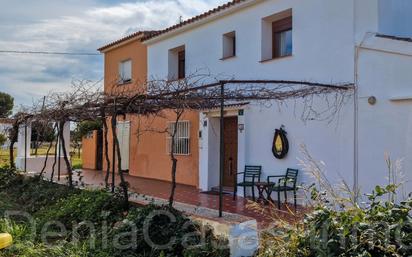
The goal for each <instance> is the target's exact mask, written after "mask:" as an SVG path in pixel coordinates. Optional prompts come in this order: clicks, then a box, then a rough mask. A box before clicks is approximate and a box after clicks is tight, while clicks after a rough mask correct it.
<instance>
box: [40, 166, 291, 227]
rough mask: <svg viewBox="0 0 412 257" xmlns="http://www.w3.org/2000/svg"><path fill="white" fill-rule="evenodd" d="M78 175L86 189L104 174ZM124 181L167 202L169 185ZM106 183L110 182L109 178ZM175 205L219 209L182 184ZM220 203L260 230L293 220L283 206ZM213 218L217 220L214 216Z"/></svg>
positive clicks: (211, 198) (227, 198)
mask: <svg viewBox="0 0 412 257" xmlns="http://www.w3.org/2000/svg"><path fill="white" fill-rule="evenodd" d="M81 176H82V182H83V183H84V184H85V185H87V186H98V187H104V177H105V174H104V172H101V171H94V170H83V171H82V173H81ZM46 177H47V175H46ZM74 179H75V180H77V179H78V178H77V177H76V176H74ZM115 179H116V180H115V181H116V182H115V183H116V184H118V183H119V182H120V178H119V177H117V176H116V177H115ZM125 179H126V180H127V181H128V183H129V185H130V187H129V188H130V191H131V192H133V193H137V194H140V195H144V196H146V197H147V198H151V197H153V198H158V199H164V200H165V201H167V200H168V199H169V195H170V188H171V183H169V182H165V181H159V180H153V179H145V178H140V177H134V176H130V175H127V174H125ZM61 181H63V182H64V181H66V179H65V176H62V178H61ZM109 181H111V177H110V179H109ZM175 202H177V203H182V204H185V205H191V206H193V207H194V208H197V207H199V208H200V207H202V208H208V209H212V210H218V209H219V195H213V194H205V193H201V192H200V191H199V190H198V189H196V188H195V187H193V186H188V185H182V184H178V185H177V187H176V193H175ZM223 202H224V204H223V211H224V212H226V213H231V214H236V215H240V216H244V217H246V218H249V219H256V220H257V222H258V224H259V227H261V228H263V227H267V226H269V223H271V222H272V221H274V217H276V218H282V219H286V220H293V219H295V218H296V217H294V215H292V214H290V213H289V211H287V208H286V207H285V206H282V210H281V211H278V210H277V209H276V207H275V206H276V204H274V205H259V206H260V207H261V208H260V207H259V208H258V209H259V210H256V209H255V208H251V206H250V204H251V203H252V201H250V200H248V199H245V198H243V197H237V199H236V200H233V195H231V194H225V195H224V196H223ZM298 212H299V209H298ZM214 218H218V217H217V215H216V217H214Z"/></svg>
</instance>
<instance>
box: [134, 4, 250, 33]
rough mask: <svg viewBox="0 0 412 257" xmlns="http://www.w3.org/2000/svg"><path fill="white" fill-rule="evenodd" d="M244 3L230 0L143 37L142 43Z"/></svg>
mask: <svg viewBox="0 0 412 257" xmlns="http://www.w3.org/2000/svg"><path fill="white" fill-rule="evenodd" d="M246 1H247V0H232V1H230V2H228V3H226V4H223V5H220V6H218V7H216V8H214V9H212V10H209V11H207V12H204V13H202V14H199V15H197V16H195V17H192V18H190V19H188V20H185V21H183V22H181V23H178V24H175V25H173V26H171V27H168V28H166V29H163V30H159V31H156V32H153V33H151V34H150V35H145V36H144V37H143V39H142V41H145V40H149V39H151V38H154V37H157V36H160V35H162V34H165V33H167V32H170V31H172V30H175V29H178V28H181V27H184V26H186V25H188V24H191V23H194V22H196V21H199V20H202V19H204V18H207V17H209V16H210V15H212V14H216V13H219V12H221V11H223V10H226V9H228V8H231V7H233V6H235V5H238V4H240V3H243V2H246Z"/></svg>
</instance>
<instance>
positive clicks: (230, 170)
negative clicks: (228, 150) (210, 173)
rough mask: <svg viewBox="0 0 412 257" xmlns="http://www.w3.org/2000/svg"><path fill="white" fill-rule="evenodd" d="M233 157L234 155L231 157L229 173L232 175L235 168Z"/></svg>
mask: <svg viewBox="0 0 412 257" xmlns="http://www.w3.org/2000/svg"><path fill="white" fill-rule="evenodd" d="M232 162H233V158H232V157H230V158H229V175H230V176H232V175H233V169H232V166H233V163H232Z"/></svg>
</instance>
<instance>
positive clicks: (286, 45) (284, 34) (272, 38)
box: [261, 9, 293, 61]
mask: <svg viewBox="0 0 412 257" xmlns="http://www.w3.org/2000/svg"><path fill="white" fill-rule="evenodd" d="M292 20H293V18H292V9H288V10H285V11H283V12H280V13H276V14H273V15H271V16H268V17H265V18H263V19H262V48H261V49H262V59H261V61H267V60H272V59H276V58H280V57H285V56H291V55H292V53H293V38H292V36H293V33H292V31H293V23H292Z"/></svg>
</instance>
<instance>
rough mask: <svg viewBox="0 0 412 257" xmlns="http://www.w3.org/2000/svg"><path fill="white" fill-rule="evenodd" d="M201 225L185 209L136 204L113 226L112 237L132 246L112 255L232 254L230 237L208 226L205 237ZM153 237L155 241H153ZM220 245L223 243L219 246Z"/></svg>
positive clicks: (122, 243) (121, 243)
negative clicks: (220, 235) (217, 235)
mask: <svg viewBox="0 0 412 257" xmlns="http://www.w3.org/2000/svg"><path fill="white" fill-rule="evenodd" d="M171 217H172V220H171ZM148 220H150V223H148ZM148 224H150V226H148ZM145 226H146V227H145ZM200 229H201V228H200V227H199V226H198V225H197V224H196V223H193V222H192V221H190V220H189V219H188V218H187V217H186V216H184V215H183V214H182V213H181V212H179V211H177V210H175V209H173V208H169V207H168V206H163V207H157V206H154V205H149V206H146V207H143V208H136V209H133V210H132V211H131V212H130V213H129V215H128V216H127V218H126V219H125V220H124V221H123V222H122V223H121V224H119V226H118V227H117V228H115V229H114V230H113V233H112V235H111V237H112V239H114V238H117V239H119V240H112V241H118V242H119V243H120V245H123V246H124V245H128V246H131V247H128V249H124V250H119V249H113V252H112V255H113V256H156V257H157V256H187V257H189V256H216V257H217V256H222V257H223V256H229V250H228V248H227V247H225V246H227V242H226V241H219V240H218V239H217V238H215V237H214V236H213V233H212V232H211V230H210V229H207V230H206V232H205V233H204V234H205V237H204V238H203V241H202V237H201V233H200ZM131 235H135V237H134V238H133V237H132V236H131ZM148 238H149V239H150V240H149V241H148V240H147V239H148ZM150 241H152V243H153V244H150V243H149V242H150ZM217 245H220V247H219V248H217V247H215V246H217ZM159 246H161V247H159ZM222 246H223V247H222ZM115 248H116V247H115Z"/></svg>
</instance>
